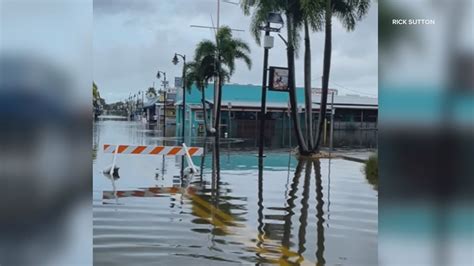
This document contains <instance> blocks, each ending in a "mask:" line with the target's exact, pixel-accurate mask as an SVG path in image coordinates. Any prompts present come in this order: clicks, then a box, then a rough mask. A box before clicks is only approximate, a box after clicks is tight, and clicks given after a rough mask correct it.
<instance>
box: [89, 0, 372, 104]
mask: <svg viewBox="0 0 474 266" xmlns="http://www.w3.org/2000/svg"><path fill="white" fill-rule="evenodd" d="M99 2H102V3H98V4H99V5H98V6H96V3H95V2H94V16H95V19H94V24H95V25H94V80H95V81H96V82H97V84H98V85H99V87H100V89H101V94H102V95H103V96H105V97H106V100H107V101H116V100H121V99H124V98H125V97H128V95H129V93H130V91H132V92H133V93H135V92H137V91H138V90H144V89H146V88H147V87H148V86H151V85H152V83H153V82H154V81H155V82H157V83H158V82H159V81H158V80H156V78H155V74H156V71H157V70H158V69H160V70H162V71H166V72H167V74H168V79H169V80H172V79H173V78H174V77H175V76H179V75H180V74H181V65H178V66H175V65H173V64H172V63H171V58H172V56H173V55H174V53H175V52H178V53H182V54H186V55H187V58H188V60H190V59H191V58H192V56H193V51H194V48H195V46H196V44H197V43H198V42H199V41H201V40H202V39H211V38H212V31H211V30H208V29H198V28H191V27H190V26H189V25H191V24H197V25H208V26H210V25H212V24H213V23H214V25H215V23H216V1H215V0H199V1H197V0H177V1H153V2H150V1H118V2H123V3H121V4H117V5H118V6H117V5H116V6H115V7H110V6H109V7H107V8H108V11H107V13H106V14H114V12H115V14H120V15H117V16H107V15H104V13H102V14H101V15H97V16H96V12H95V11H96V8H106V7H104V6H103V5H105V4H106V3H109V2H116V1H111V0H108V1H104V0H102V1H99ZM125 2H134V4H132V5H135V6H134V7H127V3H125ZM135 2H137V3H135ZM138 2H140V3H138ZM100 5H102V7H99V6H100ZM147 5H152V6H148V8H146V9H147V10H142V11H140V10H141V9H140V8H145V7H146V6H147ZM119 7H120V8H119ZM128 8H130V9H128ZM111 10H114V12H112V11H111ZM150 10H153V11H152V12H149V11H150ZM101 12H104V10H102V11H101ZM211 17H212V21H211ZM220 22H221V25H229V26H231V27H232V28H239V29H244V30H246V31H245V32H235V33H234V34H235V36H236V37H239V38H241V39H243V40H245V41H247V42H248V43H249V44H250V46H251V49H252V53H251V57H252V59H253V67H252V69H251V70H248V69H247V68H246V66H245V65H244V64H243V63H239V64H238V65H237V71H236V73H235V75H234V76H233V77H232V79H231V82H232V83H241V84H259V83H261V76H262V73H261V72H262V65H263V62H262V61H263V48H262V47H259V46H257V45H256V43H255V41H254V39H253V38H252V36H251V34H250V32H249V30H248V29H249V24H250V17H245V16H244V15H243V13H242V11H241V10H240V8H239V7H236V6H233V5H225V4H221V18H220ZM333 24H334V30H333V57H332V69H331V79H330V80H331V84H330V85H331V87H335V88H338V89H340V90H341V93H351V94H353V93H354V91H359V92H360V93H361V94H363V95H366V94H367V95H376V94H377V86H378V84H377V69H378V62H377V54H378V52H377V5H376V3H374V4H373V6H372V7H371V10H370V12H369V14H368V16H367V17H366V18H365V19H364V20H363V21H361V22H360V23H359V24H358V25H357V27H356V30H355V31H353V32H346V31H345V30H343V29H342V27H341V26H340V24H339V23H338V22H337V20H336V19H334V23H333ZM283 35H286V34H284V32H283ZM311 42H312V43H311V47H312V63H313V65H312V74H313V82H312V83H313V87H319V86H320V83H321V80H320V76H321V73H322V62H323V61H322V58H323V57H322V56H323V44H324V33H322V32H315V33H312V38H311ZM302 57H303V50H301V51H300V58H298V59H297V61H296V67H297V73H296V74H297V76H296V77H297V84H298V85H302V84H303V60H302V59H303V58H302ZM269 63H270V65H275V66H285V65H286V48H285V46H284V44H283V43H282V42H281V40H280V39H279V38H278V37H276V38H275V47H274V48H272V49H271V50H270V59H269ZM344 88H348V89H350V90H346V89H344ZM133 93H132V94H133Z"/></svg>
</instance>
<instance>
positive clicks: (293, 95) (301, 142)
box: [286, 11, 308, 155]
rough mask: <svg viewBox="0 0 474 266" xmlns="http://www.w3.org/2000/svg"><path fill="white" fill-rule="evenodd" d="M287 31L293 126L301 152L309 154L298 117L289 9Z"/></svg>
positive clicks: (293, 49)
mask: <svg viewBox="0 0 474 266" xmlns="http://www.w3.org/2000/svg"><path fill="white" fill-rule="evenodd" d="M286 17H287V24H288V26H287V27H286V28H287V33H288V46H287V60H288V89H289V92H290V105H291V117H292V119H293V128H294V130H295V134H296V139H297V141H298V148H299V152H300V154H302V155H306V154H308V146H307V145H306V142H305V140H304V137H303V133H302V132H301V126H300V120H299V117H298V106H297V101H296V82H295V48H294V40H293V34H294V32H293V27H292V22H293V20H292V15H291V14H289V12H288V11H287V13H286Z"/></svg>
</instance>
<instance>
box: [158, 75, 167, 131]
mask: <svg viewBox="0 0 474 266" xmlns="http://www.w3.org/2000/svg"><path fill="white" fill-rule="evenodd" d="M161 74H163V82H162V84H163V137H166V85H167V84H168V83H167V81H166V72H163V71H159V70H158V73H157V74H156V77H157V78H161Z"/></svg>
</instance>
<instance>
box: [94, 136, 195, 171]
mask: <svg viewBox="0 0 474 266" xmlns="http://www.w3.org/2000/svg"><path fill="white" fill-rule="evenodd" d="M103 151H104V153H113V154H114V157H113V160H112V165H111V166H109V167H108V168H106V169H105V170H104V173H105V172H107V173H108V174H110V175H111V176H112V173H113V172H114V169H115V168H116V159H117V155H118V154H130V155H161V156H186V159H187V160H188V163H189V164H190V165H191V168H192V169H193V173H196V172H197V170H196V167H195V166H194V164H193V163H192V160H191V156H202V155H203V154H204V148H201V147H189V148H188V147H187V146H186V145H185V144H184V143H183V146H137V145H113V144H104V150H103Z"/></svg>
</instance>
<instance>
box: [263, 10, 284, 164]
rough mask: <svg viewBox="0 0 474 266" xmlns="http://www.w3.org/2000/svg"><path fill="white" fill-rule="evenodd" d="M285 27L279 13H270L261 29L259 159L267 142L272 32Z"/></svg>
mask: <svg viewBox="0 0 474 266" xmlns="http://www.w3.org/2000/svg"><path fill="white" fill-rule="evenodd" d="M270 23H275V24H280V25H281V27H280V28H271V27H270ZM282 27H283V19H282V18H281V15H280V14H277V13H268V17H267V23H266V25H265V26H264V27H260V29H261V30H264V31H265V36H264V39H263V47H264V52H263V75H262V99H261V101H262V102H261V107H260V139H259V147H258V157H259V158H262V157H264V155H263V146H264V142H265V116H266V109H267V74H268V52H269V50H270V49H271V48H272V47H273V37H272V36H270V32H271V31H273V32H279V31H280V30H281V28H282Z"/></svg>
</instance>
